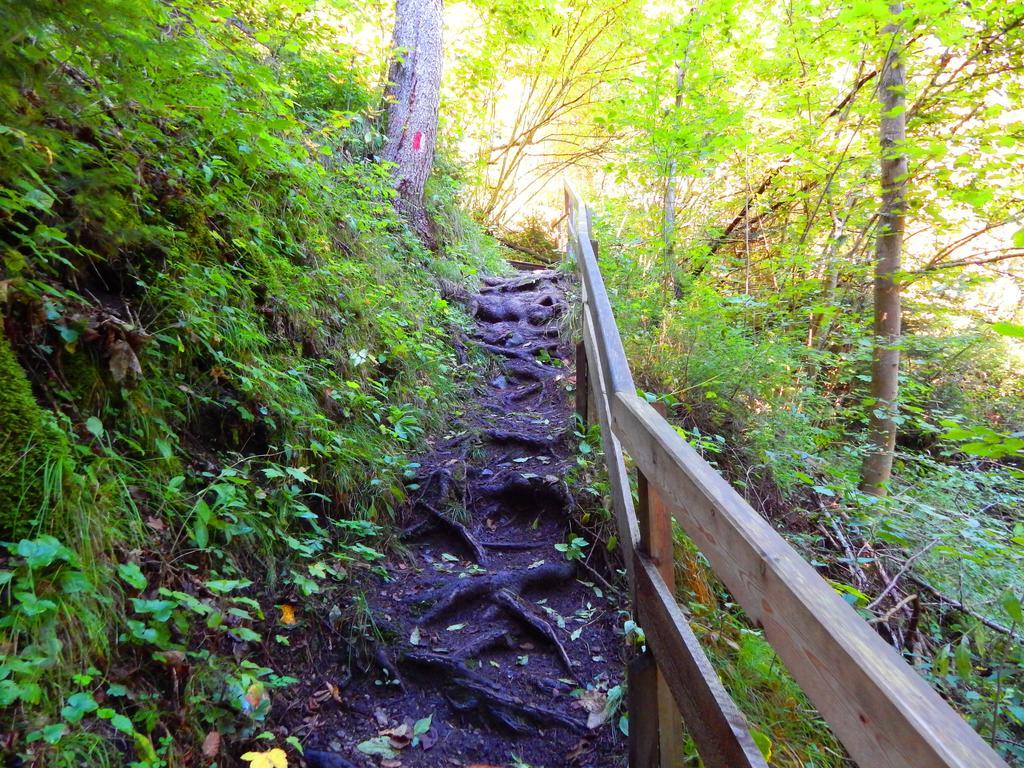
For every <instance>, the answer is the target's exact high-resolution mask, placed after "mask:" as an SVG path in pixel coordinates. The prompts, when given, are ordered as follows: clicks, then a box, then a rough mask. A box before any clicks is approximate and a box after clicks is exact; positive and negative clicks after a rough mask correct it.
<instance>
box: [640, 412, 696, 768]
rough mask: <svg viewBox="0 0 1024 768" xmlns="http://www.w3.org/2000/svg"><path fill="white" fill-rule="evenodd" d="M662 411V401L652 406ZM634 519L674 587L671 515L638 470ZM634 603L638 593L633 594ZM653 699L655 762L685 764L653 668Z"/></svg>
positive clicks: (670, 766) (672, 714) (674, 718)
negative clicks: (656, 734) (637, 502)
mask: <svg viewBox="0 0 1024 768" xmlns="http://www.w3.org/2000/svg"><path fill="white" fill-rule="evenodd" d="M654 407H655V408H656V409H658V410H659V412H660V413H662V415H664V412H665V408H664V404H663V403H655V406H654ZM637 496H638V500H639V505H638V506H637V520H638V522H639V523H640V542H639V546H638V549H639V550H640V553H641V554H642V555H646V556H647V557H648V558H650V560H651V562H652V563H653V564H654V566H655V567H656V568H657V569H658V573H659V574H660V575H661V578H662V579H663V580H664V581H665V584H666V585H667V586H668V588H669V590H670V591H672V592H674V591H675V568H674V546H673V540H672V516H671V514H670V513H669V510H668V508H667V507H666V506H665V502H664V500H663V499H662V497H661V494H660V493H659V492H658V489H657V488H656V487H655V486H653V485H651V483H650V482H649V481H648V479H647V478H646V477H645V476H644V474H643V472H641V471H640V470H637ZM633 605H637V597H636V595H634V596H633ZM653 682H654V689H655V690H654V699H655V701H656V702H657V710H656V715H655V716H656V719H657V733H658V760H659V762H658V765H660V766H661V768H679V767H680V766H682V765H683V764H684V758H685V755H684V753H683V730H682V723H683V718H682V715H681V714H680V713H679V707H677V706H676V702H675V700H674V699H673V698H672V692H671V690H669V687H668V684H667V683H666V682H665V678H664V676H663V675H662V674H661V672H660V671H659V670H658V669H657V668H655V673H654V675H653Z"/></svg>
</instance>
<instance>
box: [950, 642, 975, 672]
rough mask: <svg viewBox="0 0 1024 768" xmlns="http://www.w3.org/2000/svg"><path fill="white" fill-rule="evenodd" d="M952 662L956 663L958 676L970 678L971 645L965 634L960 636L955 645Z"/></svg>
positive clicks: (971, 669)
mask: <svg viewBox="0 0 1024 768" xmlns="http://www.w3.org/2000/svg"><path fill="white" fill-rule="evenodd" d="M953 662H954V663H955V664H956V673H957V674H958V675H959V676H960V677H962V678H963V679H964V680H967V679H968V678H970V676H971V672H972V671H973V668H972V666H971V646H970V642H969V641H968V639H967V636H966V635H964V637H963V638H961V640H960V643H959V644H958V645H957V647H956V653H955V654H954V655H953Z"/></svg>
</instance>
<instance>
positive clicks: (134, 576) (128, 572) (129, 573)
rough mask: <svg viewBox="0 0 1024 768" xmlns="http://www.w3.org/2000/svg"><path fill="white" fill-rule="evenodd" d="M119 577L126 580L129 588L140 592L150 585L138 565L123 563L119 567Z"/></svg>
mask: <svg viewBox="0 0 1024 768" xmlns="http://www.w3.org/2000/svg"><path fill="white" fill-rule="evenodd" d="M117 575H118V576H120V577H121V578H122V579H124V581H125V582H126V583H127V584H128V585H129V586H131V587H134V588H135V589H138V590H143V589H145V588H146V586H147V585H148V583H149V582H147V581H146V577H145V576H144V575H143V573H142V569H141V568H139V566H138V564H136V563H121V564H120V565H119V566H117Z"/></svg>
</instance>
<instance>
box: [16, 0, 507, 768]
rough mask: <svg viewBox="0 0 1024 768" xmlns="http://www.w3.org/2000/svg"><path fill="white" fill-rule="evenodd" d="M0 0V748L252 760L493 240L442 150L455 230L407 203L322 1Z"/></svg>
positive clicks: (436, 186) (369, 532)
mask: <svg viewBox="0 0 1024 768" xmlns="http://www.w3.org/2000/svg"><path fill="white" fill-rule="evenodd" d="M2 5H3V7H2V12H0V19H2V21H0V25H2V34H3V38H2V40H3V43H2V46H0V73H2V80H0V83H2V85H0V168H2V170H0V219H2V221H3V228H2V232H0V243H2V248H0V250H2V254H0V258H2V260H3V261H2V263H3V276H2V277H3V279H2V280H0V302H2V306H3V319H4V326H3V330H4V333H3V336H2V337H0V339H2V341H0V377H2V381H0V384H2V386H3V389H4V392H5V393H8V394H9V396H10V397H13V400H11V401H10V403H11V404H10V405H5V406H4V408H5V409H8V410H4V411H3V415H4V421H3V427H2V432H0V457H2V462H3V463H2V465H0V483H2V485H0V487H2V488H3V491H4V497H5V498H4V502H5V506H4V508H3V510H2V511H0V538H2V539H5V540H7V541H8V542H9V543H8V544H6V545H5V549H4V552H5V554H4V555H3V557H2V564H0V566H2V570H0V599H2V601H3V616H2V618H0V628H2V633H3V635H2V636H3V641H2V645H0V664H2V666H0V707H2V710H0V712H2V718H3V728H2V730H3V731H4V732H5V733H6V736H5V737H4V739H3V742H2V748H3V750H5V751H6V752H7V753H8V755H9V756H13V755H20V759H22V760H24V761H26V762H27V763H28V764H32V765H51V766H79V765H93V766H107V765H109V766H114V765H123V764H126V763H131V764H133V765H135V766H139V767H140V768H141V767H142V766H146V767H147V768H156V767H157V766H179V765H198V764H208V763H209V762H211V760H212V759H213V757H214V756H216V755H218V754H220V755H221V757H220V758H219V759H220V760H221V763H220V764H222V765H227V764H231V758H230V757H229V756H228V754H229V753H228V750H227V749H226V747H225V748H224V750H223V752H221V747H220V746H219V745H220V740H221V739H222V738H223V739H224V741H225V743H226V742H227V741H228V740H231V741H232V742H233V743H234V742H239V743H241V742H246V741H248V740H250V739H253V738H257V737H259V736H260V735H261V734H262V735H264V736H269V734H265V733H263V730H264V728H263V725H262V724H263V722H264V721H265V720H266V718H267V716H268V713H269V712H270V710H271V708H272V707H273V706H274V701H275V699H274V691H275V690H276V689H280V688H283V687H286V686H287V685H288V684H289V682H290V681H289V680H288V679H287V678H282V677H280V676H278V675H277V674H275V672H274V670H273V669H272V663H271V658H272V656H273V652H274V651H273V649H274V647H275V646H285V645H287V644H288V642H289V638H288V633H287V631H286V630H287V627H288V625H289V624H290V618H289V617H293V612H294V611H296V610H299V611H301V610H302V609H303V606H306V607H307V608H308V609H309V610H310V611H316V610H320V609H321V608H323V609H324V611H325V613H326V609H327V606H328V605H337V604H341V605H345V604H347V601H348V600H349V599H350V598H348V597H347V595H346V592H345V585H346V582H347V581H348V580H349V579H350V578H351V576H352V572H353V570H354V569H364V568H372V567H373V563H374V561H375V560H376V559H377V558H379V557H380V553H379V551H378V548H377V545H378V540H379V534H380V531H381V530H382V526H385V525H386V524H387V523H388V522H389V510H390V509H391V508H392V507H393V506H394V505H395V504H396V503H398V502H400V501H401V500H402V499H403V498H404V494H405V484H406V483H407V482H408V480H409V478H410V477H411V476H412V474H414V472H415V466H414V465H412V464H410V462H409V459H408V458H407V456H408V454H409V452H410V451H411V449H413V448H414V447H415V446H416V445H417V444H418V443H419V441H420V440H421V438H422V436H423V434H424V432H425V431H426V430H428V429H430V428H431V427H433V426H436V425H437V424H438V423H439V421H440V419H441V418H442V417H443V416H444V414H445V413H446V410H447V409H449V408H450V407H451V402H452V398H453V395H455V394H456V387H457V386H458V381H457V378H456V377H455V376H454V375H453V374H454V371H455V368H456V366H457V356H456V350H455V347H454V344H455V343H457V339H458V338H459V336H460V334H461V332H462V329H463V328H465V327H466V323H467V320H466V319H465V318H464V316H462V315H461V313H460V312H459V310H458V309H457V308H455V307H453V306H451V305H449V304H448V302H447V301H445V300H444V299H443V298H441V294H440V293H439V291H438V280H439V278H444V279H445V280H447V281H456V282H464V283H465V282H470V281H472V280H473V275H474V274H475V273H476V270H477V269H479V268H481V267H484V266H485V265H486V266H489V267H490V268H495V267H496V266H497V260H498V256H497V252H496V249H495V247H494V246H493V244H492V243H491V241H489V240H488V239H486V238H485V237H484V236H483V235H482V233H481V232H480V230H479V229H478V228H477V227H476V225H475V224H473V222H472V221H471V220H470V219H469V218H468V217H467V216H465V214H462V213H461V212H460V211H459V210H458V206H457V204H456V202H455V196H456V192H457V182H456V181H454V180H453V179H451V178H450V175H445V174H444V173H443V172H442V173H439V174H437V175H436V176H435V178H434V179H433V180H432V182H431V187H430V189H429V195H430V199H429V205H430V208H431V210H432V212H433V215H434V218H435V221H436V222H438V231H439V237H440V240H441V245H440V248H439V249H438V251H437V252H428V251H426V250H425V249H424V248H423V247H422V246H421V245H420V244H419V242H418V241H417V240H416V239H415V238H414V237H413V236H412V235H411V234H410V232H409V230H408V228H407V227H406V225H405V224H404V223H403V222H402V221H401V220H400V219H399V218H397V217H396V215H395V214H394V212H393V210H392V206H391V197H392V191H391V187H390V175H389V172H388V169H387V168H386V167H385V166H384V165H383V164H382V163H380V162H379V161H378V160H377V159H376V154H375V153H376V152H377V150H378V149H379V147H380V146H381V143H382V141H383V138H382V135H381V134H380V132H379V131H378V129H377V111H376V106H375V103H374V102H375V97H374V95H373V94H372V93H371V92H370V91H369V90H368V89H367V88H366V87H365V86H364V85H362V83H363V82H364V73H362V72H360V71H359V70H358V69H355V68H354V65H353V64H352V59H351V58H350V57H349V56H348V55H347V52H346V51H345V50H343V49H340V50H339V48H338V45H337V44H336V41H335V40H334V38H333V36H332V28H331V23H330V22H331V19H330V16H329V13H327V12H324V13H320V14H317V13H313V12H312V11H313V6H312V5H309V4H305V3H301V2H289V1H288V0H238V1H237V2H228V3H212V4H211V3H200V2H195V3H193V2H173V3H164V2H158V1H157V0H90V2H86V3H72V4H68V3H64V2H57V1H56V0H52V1H46V2H38V3H28V4H26V3H16V2H5V3H3V4H2ZM11 393H13V394H11ZM37 403H38V404H39V405H37ZM8 415H10V418H8ZM286 608H287V610H286ZM289 611H290V612H289ZM278 736H280V737H281V738H285V737H286V736H287V735H286V734H278ZM291 741H292V743H293V744H296V745H297V741H296V740H295V739H294V737H292V739H291ZM240 751H242V750H239V751H238V753H240ZM230 754H235V750H234V749H232V750H231V751H230ZM11 759H14V758H13V757H11Z"/></svg>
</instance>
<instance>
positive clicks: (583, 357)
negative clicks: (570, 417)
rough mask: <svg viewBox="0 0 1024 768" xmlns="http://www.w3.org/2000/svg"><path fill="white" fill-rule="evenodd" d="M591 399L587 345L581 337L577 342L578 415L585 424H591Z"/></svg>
mask: <svg viewBox="0 0 1024 768" xmlns="http://www.w3.org/2000/svg"><path fill="white" fill-rule="evenodd" d="M589 401H590V368H589V363H588V362H587V345H586V344H584V343H583V340H582V339H580V340H579V341H578V342H576V415H577V416H579V417H580V420H581V421H582V422H583V425H584V426H588V425H589V424H590V419H589V418H588V416H589V414H588V413H587V407H588V405H589Z"/></svg>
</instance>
